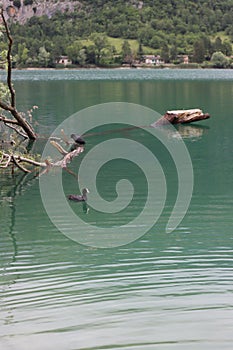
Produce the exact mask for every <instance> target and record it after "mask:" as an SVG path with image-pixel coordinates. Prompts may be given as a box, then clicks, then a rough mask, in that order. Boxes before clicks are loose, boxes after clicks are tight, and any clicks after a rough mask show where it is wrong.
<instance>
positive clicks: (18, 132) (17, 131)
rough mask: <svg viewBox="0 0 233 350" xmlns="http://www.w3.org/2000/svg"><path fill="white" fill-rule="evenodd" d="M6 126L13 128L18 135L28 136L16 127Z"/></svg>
mask: <svg viewBox="0 0 233 350" xmlns="http://www.w3.org/2000/svg"><path fill="white" fill-rule="evenodd" d="M6 126H8V128H10V129H13V130H14V131H15V132H16V133H17V134H19V135H20V136H23V137H24V138H25V139H27V138H28V137H27V135H25V134H24V133H23V132H21V131H19V130H18V129H16V128H15V127H14V126H13V125H8V124H6Z"/></svg>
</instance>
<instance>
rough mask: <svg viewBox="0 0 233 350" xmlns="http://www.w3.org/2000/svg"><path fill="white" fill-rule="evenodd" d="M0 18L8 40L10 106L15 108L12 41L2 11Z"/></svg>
mask: <svg viewBox="0 0 233 350" xmlns="http://www.w3.org/2000/svg"><path fill="white" fill-rule="evenodd" d="M1 17H2V21H3V25H4V28H5V30H6V36H7V39H8V50H7V85H8V88H9V90H10V94H11V106H12V107H13V108H15V90H14V89H13V85H12V80H11V75H12V64H11V51H12V45H13V39H12V36H11V35H10V31H9V27H8V25H7V22H6V19H5V16H4V14H3V9H1Z"/></svg>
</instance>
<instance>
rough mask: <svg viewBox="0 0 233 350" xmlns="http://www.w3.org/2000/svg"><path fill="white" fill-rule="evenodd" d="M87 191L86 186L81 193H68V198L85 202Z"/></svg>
mask: <svg viewBox="0 0 233 350" xmlns="http://www.w3.org/2000/svg"><path fill="white" fill-rule="evenodd" d="M87 193H89V190H88V188H84V189H83V190H82V194H81V195H78V194H69V195H68V199H69V200H70V201H75V202H86V200H87Z"/></svg>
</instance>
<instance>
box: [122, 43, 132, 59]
mask: <svg viewBox="0 0 233 350" xmlns="http://www.w3.org/2000/svg"><path fill="white" fill-rule="evenodd" d="M121 51H122V61H123V62H125V63H130V62H131V61H132V50H131V47H130V44H129V42H128V40H124V41H123V44H122V47H121Z"/></svg>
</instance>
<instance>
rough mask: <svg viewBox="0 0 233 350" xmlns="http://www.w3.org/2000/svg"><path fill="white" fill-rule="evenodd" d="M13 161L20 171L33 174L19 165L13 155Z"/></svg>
mask: <svg viewBox="0 0 233 350" xmlns="http://www.w3.org/2000/svg"><path fill="white" fill-rule="evenodd" d="M12 159H13V162H14V164H15V165H16V166H17V167H18V168H19V169H20V170H22V171H23V172H24V173H31V171H30V170H28V169H26V168H25V167H23V166H22V165H21V164H19V163H18V162H17V160H16V159H15V156H13V155H12Z"/></svg>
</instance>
